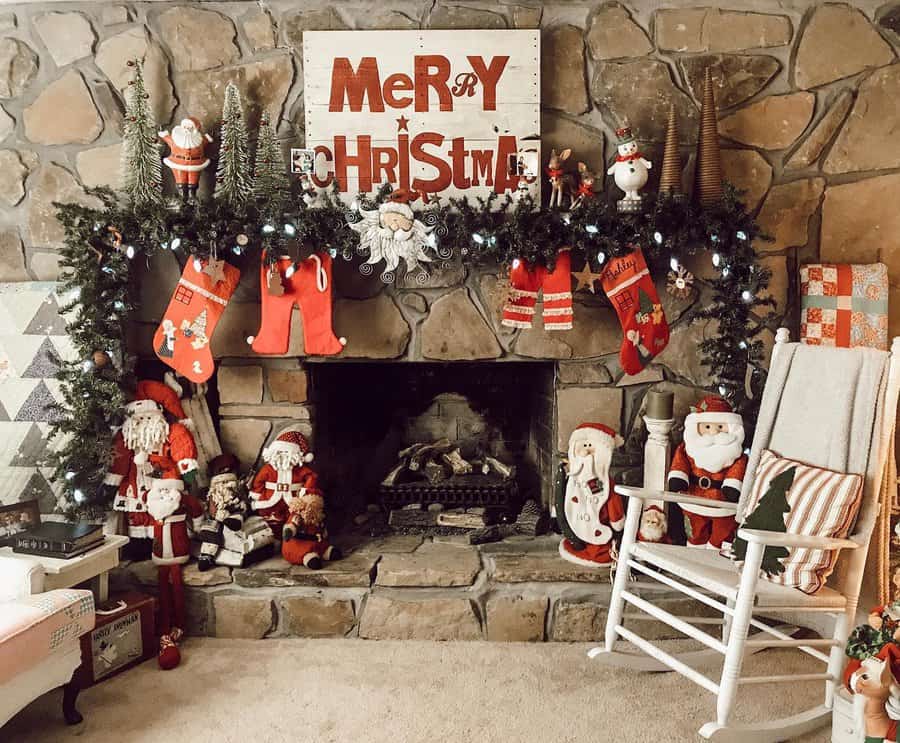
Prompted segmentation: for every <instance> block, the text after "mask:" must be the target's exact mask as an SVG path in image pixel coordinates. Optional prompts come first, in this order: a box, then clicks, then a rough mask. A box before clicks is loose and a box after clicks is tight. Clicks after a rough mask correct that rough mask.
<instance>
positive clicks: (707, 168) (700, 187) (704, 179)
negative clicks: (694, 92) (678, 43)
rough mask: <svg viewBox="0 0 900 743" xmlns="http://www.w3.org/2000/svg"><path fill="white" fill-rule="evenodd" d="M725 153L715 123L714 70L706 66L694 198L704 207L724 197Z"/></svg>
mask: <svg viewBox="0 0 900 743" xmlns="http://www.w3.org/2000/svg"><path fill="white" fill-rule="evenodd" d="M722 193H723V192H722V153H721V152H720V150H719V129H718V126H717V124H716V94H715V93H714V92H713V81H712V72H711V71H710V69H709V68H708V67H707V68H706V75H705V76H704V78H703V102H702V104H701V106H700V132H699V134H698V136H697V164H696V169H695V174H694V198H695V199H696V200H697V201H698V202H699V203H700V205H701V206H710V205H712V204H715V203H716V202H717V201H720V200H721V199H722Z"/></svg>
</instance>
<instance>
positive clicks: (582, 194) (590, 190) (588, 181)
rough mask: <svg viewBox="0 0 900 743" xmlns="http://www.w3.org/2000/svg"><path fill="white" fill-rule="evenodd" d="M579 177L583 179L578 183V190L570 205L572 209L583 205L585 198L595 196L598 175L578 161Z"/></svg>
mask: <svg viewBox="0 0 900 743" xmlns="http://www.w3.org/2000/svg"><path fill="white" fill-rule="evenodd" d="M578 177H579V178H580V179H581V183H579V184H578V190H577V191H576V192H575V196H574V198H573V199H572V205H571V206H570V207H569V209H570V210H572V211H574V210H575V209H577V208H578V207H579V206H581V204H582V203H583V202H584V200H585V199H591V198H593V197H594V180H595V177H596V176H594V174H593V172H592V171H591V170H589V169H588V166H587V165H585V164H584V163H578Z"/></svg>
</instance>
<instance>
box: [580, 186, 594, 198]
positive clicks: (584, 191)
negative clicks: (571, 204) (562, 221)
mask: <svg viewBox="0 0 900 743" xmlns="http://www.w3.org/2000/svg"><path fill="white" fill-rule="evenodd" d="M578 195H579V196H583V197H584V198H586V199H590V198H592V197H593V196H594V189H593V188H592V187H591V186H589V185H588V184H587V183H579V184H578Z"/></svg>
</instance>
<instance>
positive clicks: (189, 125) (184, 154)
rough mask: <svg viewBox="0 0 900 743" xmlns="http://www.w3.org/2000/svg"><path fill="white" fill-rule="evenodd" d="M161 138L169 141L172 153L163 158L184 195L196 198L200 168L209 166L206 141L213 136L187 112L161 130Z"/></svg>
mask: <svg viewBox="0 0 900 743" xmlns="http://www.w3.org/2000/svg"><path fill="white" fill-rule="evenodd" d="M159 138H160V139H161V140H162V141H163V142H165V143H166V144H167V145H169V156H168V157H167V158H164V159H163V162H164V163H165V164H166V165H167V166H168V167H169V169H170V170H171V171H172V175H173V176H174V178H175V185H176V186H178V187H179V188H180V189H181V198H182V199H183V200H184V201H188V200H189V199H193V198H195V197H196V196H197V186H198V185H199V183H200V172H201V171H203V170H205V169H206V168H207V167H208V166H209V158H208V157H207V156H206V144H207V142H212V141H213V140H212V137H210V136H209V134H205V133H204V132H203V131H201V127H200V122H199V120H197V119H195V118H194V117H193V116H188V117H187V118H186V119H182V120H181V123H180V124H176V125H175V126H173V127H172V131H171V132H168V131H166V130H163V131H161V132H159Z"/></svg>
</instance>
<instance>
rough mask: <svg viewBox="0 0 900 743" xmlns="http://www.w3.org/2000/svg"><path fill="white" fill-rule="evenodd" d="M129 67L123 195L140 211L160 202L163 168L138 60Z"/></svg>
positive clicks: (141, 66)
mask: <svg viewBox="0 0 900 743" xmlns="http://www.w3.org/2000/svg"><path fill="white" fill-rule="evenodd" d="M128 65H129V67H132V68H133V69H134V77H133V78H132V80H131V81H130V82H129V83H128V90H127V92H126V94H125V99H126V105H125V127H124V132H123V134H122V172H123V182H124V184H125V193H126V194H127V195H128V198H129V199H130V201H131V203H132V204H133V205H134V206H135V207H137V208H140V207H146V206H154V205H157V204H160V203H162V200H163V197H162V165H161V163H160V155H159V144H158V142H157V139H156V122H155V121H154V119H153V112H152V111H151V110H150V104H149V100H150V95H149V94H148V93H147V89H146V88H145V87H144V69H143V65H142V64H141V62H140V60H132V61H129V62H128Z"/></svg>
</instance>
